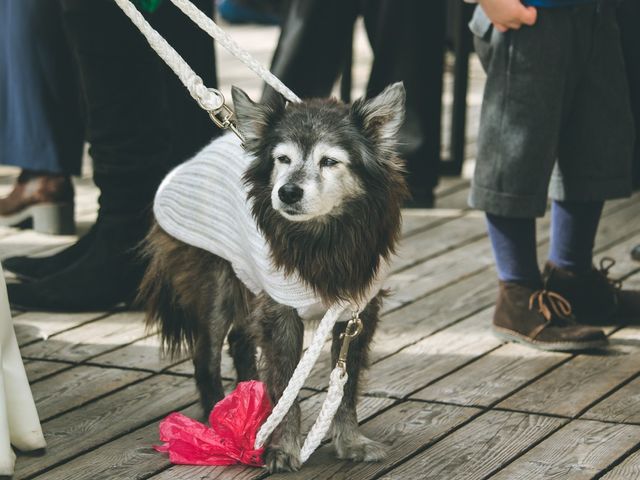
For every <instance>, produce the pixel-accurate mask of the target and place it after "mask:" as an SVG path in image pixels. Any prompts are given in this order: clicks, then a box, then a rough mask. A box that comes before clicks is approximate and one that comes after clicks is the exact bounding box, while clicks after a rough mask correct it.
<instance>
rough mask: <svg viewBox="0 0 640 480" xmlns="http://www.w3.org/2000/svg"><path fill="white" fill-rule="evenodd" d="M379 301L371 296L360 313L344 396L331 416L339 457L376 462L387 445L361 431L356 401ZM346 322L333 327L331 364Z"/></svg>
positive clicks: (340, 341)
mask: <svg viewBox="0 0 640 480" xmlns="http://www.w3.org/2000/svg"><path fill="white" fill-rule="evenodd" d="M381 304H382V300H381V296H380V295H379V296H378V297H376V298H374V299H373V300H372V301H371V302H370V303H369V304H368V305H367V307H366V308H365V309H364V311H363V312H362V313H361V314H360V319H361V320H362V325H363V328H362V332H361V333H360V335H358V336H357V337H356V338H355V339H354V340H353V341H352V342H351V344H350V347H349V354H348V356H347V373H348V374H349V379H348V380H347V383H346V385H345V387H344V397H343V398H342V403H341V404H340V407H338V411H337V412H336V416H335V417H334V419H333V442H334V447H335V449H336V453H337V456H338V458H343V459H348V460H354V461H367V462H369V461H377V460H381V459H383V458H384V457H385V455H386V450H387V448H386V446H385V445H384V444H382V443H380V442H376V441H374V440H371V439H369V438H367V437H365V436H364V435H363V434H362V433H360V429H359V427H358V417H357V414H356V404H357V400H358V386H359V385H358V384H359V381H360V373H361V370H362V369H363V368H366V367H367V365H368V356H369V345H370V344H371V339H372V338H373V334H374V332H375V329H376V326H377V324H378V314H379V311H380V307H381ZM345 327H346V322H340V323H337V324H336V325H335V326H334V328H333V343H332V345H331V364H332V365H335V364H336V362H337V361H338V355H339V353H340V347H341V346H342V340H341V339H340V334H341V333H343V332H344V330H345Z"/></svg>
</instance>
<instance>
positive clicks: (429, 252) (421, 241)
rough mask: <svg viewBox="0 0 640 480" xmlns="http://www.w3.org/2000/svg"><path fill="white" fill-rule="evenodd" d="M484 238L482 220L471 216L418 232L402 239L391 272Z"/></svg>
mask: <svg viewBox="0 0 640 480" xmlns="http://www.w3.org/2000/svg"><path fill="white" fill-rule="evenodd" d="M485 236H486V227H485V225H484V220H481V219H479V218H475V217H473V216H463V217H460V218H456V219H454V220H452V221H449V222H446V223H443V224H441V225H437V226H435V227H433V228H430V229H429V230H424V231H422V232H418V233H416V234H415V235H411V236H410V237H408V238H406V239H403V240H402V241H401V242H400V246H399V248H398V255H397V257H396V258H394V261H393V265H392V267H391V268H392V272H397V271H399V270H403V269H405V268H407V267H410V266H412V265H415V264H417V263H420V262H422V261H424V260H425V259H427V258H430V257H434V256H436V255H438V254H443V253H445V252H447V251H449V250H453V249H455V248H457V247H460V246H462V245H464V244H466V243H469V242H471V241H473V240H476V239H478V238H481V237H485Z"/></svg>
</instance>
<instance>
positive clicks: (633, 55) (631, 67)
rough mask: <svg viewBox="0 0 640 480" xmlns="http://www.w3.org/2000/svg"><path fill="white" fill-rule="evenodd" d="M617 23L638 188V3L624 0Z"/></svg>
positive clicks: (639, 94) (639, 152) (639, 133)
mask: <svg viewBox="0 0 640 480" xmlns="http://www.w3.org/2000/svg"><path fill="white" fill-rule="evenodd" d="M618 23H619V24H620V34H621V37H622V49H623V52H624V57H625V62H626V66H627V76H628V77H629V87H630V88H629V93H630V95H631V110H632V111H633V117H634V119H635V122H636V147H635V151H634V159H633V184H634V187H635V188H636V189H638V188H640V49H639V48H638V46H640V30H639V29H638V24H640V2H638V1H637V0H626V1H625V2H624V3H623V4H622V5H621V6H620V9H619V14H618Z"/></svg>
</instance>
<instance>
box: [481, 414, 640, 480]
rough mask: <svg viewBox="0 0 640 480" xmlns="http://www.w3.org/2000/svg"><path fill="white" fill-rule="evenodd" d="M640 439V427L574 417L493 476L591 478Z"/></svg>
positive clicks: (502, 478)
mask: <svg viewBox="0 0 640 480" xmlns="http://www.w3.org/2000/svg"><path fill="white" fill-rule="evenodd" d="M638 442H640V426H635V425H613V424H610V423H601V422H594V421H586V420H585V421H583V420H574V421H572V422H571V423H569V424H568V425H566V426H564V427H563V428H561V429H560V430H559V431H557V432H555V433H554V434H553V435H551V436H550V437H549V438H547V439H545V440H544V441H543V442H542V443H540V444H539V445H537V446H536V447H535V448H533V449H532V450H531V451H529V452H527V453H526V454H525V455H523V456H522V457H520V458H518V459H517V460H516V461H515V462H513V463H512V464H510V465H509V466H508V467H506V468H505V469H503V470H501V471H500V472H499V473H498V474H497V475H494V476H492V477H491V478H492V479H495V480H512V479H514V478H517V479H518V480H538V479H540V478H558V479H560V478H561V479H563V480H583V479H584V480H587V479H591V478H593V477H594V476H595V475H597V474H598V472H600V471H601V470H603V469H604V468H606V467H607V466H609V465H610V464H611V463H613V462H614V461H615V460H616V459H617V458H619V457H620V456H622V455H624V453H625V452H627V451H629V450H630V449H631V448H633V447H634V446H636V445H637V444H638Z"/></svg>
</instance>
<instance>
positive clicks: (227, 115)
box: [209, 103, 244, 144]
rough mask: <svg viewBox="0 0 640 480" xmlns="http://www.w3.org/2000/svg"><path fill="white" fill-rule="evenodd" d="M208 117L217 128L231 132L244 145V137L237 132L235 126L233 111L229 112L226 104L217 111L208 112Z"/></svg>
mask: <svg viewBox="0 0 640 480" xmlns="http://www.w3.org/2000/svg"><path fill="white" fill-rule="evenodd" d="M209 117H211V120H213V123H215V124H216V125H217V126H218V127H220V128H223V129H225V130H231V131H232V132H233V133H235V134H236V136H237V137H238V138H239V139H240V141H241V142H242V143H243V144H244V137H243V136H242V134H241V133H240V130H238V126H237V125H236V118H235V114H234V113H233V110H231V109H230V108H229V107H228V106H227V104H226V103H223V104H222V106H221V107H220V108H219V109H217V110H210V111H209Z"/></svg>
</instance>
